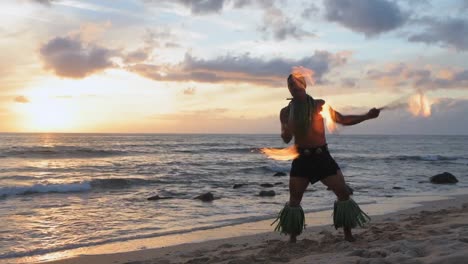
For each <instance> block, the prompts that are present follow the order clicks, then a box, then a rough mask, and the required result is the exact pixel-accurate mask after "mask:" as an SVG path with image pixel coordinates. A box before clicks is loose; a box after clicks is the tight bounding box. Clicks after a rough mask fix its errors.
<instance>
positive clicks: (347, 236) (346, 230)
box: [343, 228, 356, 242]
mask: <svg viewBox="0 0 468 264" xmlns="http://www.w3.org/2000/svg"><path fill="white" fill-rule="evenodd" d="M343 231H344V239H345V240H346V241H348V242H354V241H356V238H354V236H353V234H352V233H351V229H350V228H344V229H343Z"/></svg>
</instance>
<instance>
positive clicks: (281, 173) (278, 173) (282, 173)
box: [273, 172, 287, 177]
mask: <svg viewBox="0 0 468 264" xmlns="http://www.w3.org/2000/svg"><path fill="white" fill-rule="evenodd" d="M286 175H287V174H286V173H284V172H277V173H275V174H274V175H273V176H276V177H281V176H286Z"/></svg>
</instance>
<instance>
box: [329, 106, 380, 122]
mask: <svg viewBox="0 0 468 264" xmlns="http://www.w3.org/2000/svg"><path fill="white" fill-rule="evenodd" d="M330 111H331V113H330V114H331V117H332V119H333V120H334V121H335V122H336V123H338V124H341V125H343V126H352V125H356V124H359V123H361V122H363V121H366V120H369V119H373V118H377V117H378V116H379V114H380V110H379V109H377V108H372V109H371V110H369V112H367V113H366V114H364V115H342V114H341V113H340V112H338V111H335V110H333V109H332V108H330Z"/></svg>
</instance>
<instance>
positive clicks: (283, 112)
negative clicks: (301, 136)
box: [280, 106, 293, 143]
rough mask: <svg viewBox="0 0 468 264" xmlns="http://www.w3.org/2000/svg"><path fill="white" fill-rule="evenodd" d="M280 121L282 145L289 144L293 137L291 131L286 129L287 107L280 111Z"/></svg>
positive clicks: (287, 119)
mask: <svg viewBox="0 0 468 264" xmlns="http://www.w3.org/2000/svg"><path fill="white" fill-rule="evenodd" d="M280 121H281V138H282V139H283V141H284V143H289V142H290V141H291V139H292V137H293V135H292V133H291V130H290V129H289V127H288V121H289V106H286V107H285V108H283V109H281V112H280Z"/></svg>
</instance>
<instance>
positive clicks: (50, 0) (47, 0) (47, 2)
mask: <svg viewBox="0 0 468 264" xmlns="http://www.w3.org/2000/svg"><path fill="white" fill-rule="evenodd" d="M30 1H31V2H35V3H39V4H43V5H50V4H52V3H53V2H57V1H58V0H30Z"/></svg>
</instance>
